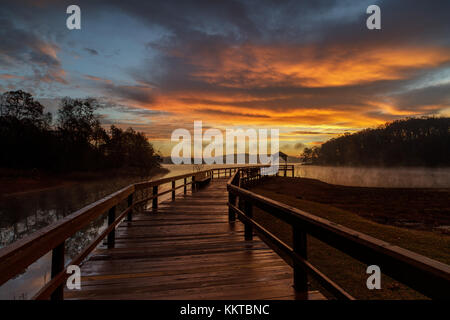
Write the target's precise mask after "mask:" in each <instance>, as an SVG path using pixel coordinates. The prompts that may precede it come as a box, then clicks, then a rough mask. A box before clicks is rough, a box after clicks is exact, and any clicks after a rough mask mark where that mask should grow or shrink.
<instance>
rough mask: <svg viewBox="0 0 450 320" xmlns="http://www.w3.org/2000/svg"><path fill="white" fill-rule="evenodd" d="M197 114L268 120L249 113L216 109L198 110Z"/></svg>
mask: <svg viewBox="0 0 450 320" xmlns="http://www.w3.org/2000/svg"><path fill="white" fill-rule="evenodd" d="M197 112H198V113H200V114H215V115H223V116H233V117H236V116H238V117H245V118H269V116H266V115H263V114H250V113H240V112H233V111H227V110H216V109H198V110H197Z"/></svg>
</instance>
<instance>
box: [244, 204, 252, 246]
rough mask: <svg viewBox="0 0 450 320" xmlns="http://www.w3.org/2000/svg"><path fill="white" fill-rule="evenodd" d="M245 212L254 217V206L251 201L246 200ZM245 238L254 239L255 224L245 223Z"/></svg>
mask: <svg viewBox="0 0 450 320" xmlns="http://www.w3.org/2000/svg"><path fill="white" fill-rule="evenodd" d="M244 212H245V215H246V216H247V217H249V218H252V217H253V207H252V204H251V202H250V201H248V200H244ZM244 234H245V240H253V226H252V225H251V224H250V223H246V224H245V230H244Z"/></svg>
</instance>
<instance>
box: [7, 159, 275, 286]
mask: <svg viewBox="0 0 450 320" xmlns="http://www.w3.org/2000/svg"><path fill="white" fill-rule="evenodd" d="M264 166H267V165H247V166H229V167H219V168H209V169H205V170H201V171H193V172H192V173H187V174H181V175H177V176H173V177H168V178H161V179H157V180H150V181H144V182H138V183H133V184H130V185H128V186H126V187H124V188H122V189H120V190H119V191H116V192H113V193H111V194H109V195H107V196H105V197H103V198H101V199H99V200H97V201H95V202H93V203H91V204H89V205H87V206H84V207H83V208H81V209H79V210H77V211H75V212H73V213H71V214H69V215H67V216H66V217H64V218H62V219H61V220H58V221H57V222H55V223H54V224H52V225H49V226H46V227H44V228H42V229H40V230H37V231H35V232H33V233H32V234H30V235H27V236H26V237H24V238H22V239H19V240H17V241H15V242H13V243H12V244H10V245H8V246H5V247H3V248H0V285H2V284H3V283H5V282H6V281H8V280H9V279H11V278H13V277H14V276H16V275H18V274H20V273H21V272H22V271H23V270H24V269H26V268H27V267H28V266H29V265H30V264H32V263H33V262H35V261H37V260H38V259H39V258H41V257H42V256H44V255H45V254H47V253H48V252H50V251H51V250H54V249H55V248H57V247H58V246H59V245H60V244H61V243H64V241H65V240H67V239H68V238H69V237H71V236H72V235H74V234H75V233H76V232H78V231H79V230H81V229H83V228H84V227H86V226H87V225H88V224H89V223H90V222H92V221H93V220H94V219H96V218H98V217H99V216H101V215H102V214H105V213H106V212H107V211H108V210H110V209H111V208H113V207H115V206H116V205H118V204H119V203H120V202H122V201H123V200H125V199H126V198H127V197H130V196H132V195H133V194H134V193H135V192H136V191H138V190H143V189H146V188H150V187H157V186H159V185H162V184H166V183H170V182H172V189H170V190H168V191H164V192H163V193H159V194H156V195H154V196H153V197H149V198H147V199H144V200H146V201H148V200H150V199H152V198H155V197H158V196H161V195H163V194H166V193H168V192H173V195H174V192H175V189H177V188H178V187H175V186H174V182H175V181H177V180H181V179H186V178H189V177H195V176H196V175H199V174H204V173H207V174H210V176H211V177H212V176H213V173H214V172H215V171H218V170H228V171H229V172H230V173H231V171H232V170H236V171H237V170H238V169H239V168H243V167H245V168H249V167H264ZM280 167H283V165H280ZM225 172H226V171H225ZM192 183H194V181H192V182H190V183H186V184H185V185H184V186H185V187H186V185H188V184H192ZM185 190H186V189H185ZM131 200H132V199H131ZM140 202H142V201H140ZM135 205H136V203H135V202H132V203H131V204H130V205H129V207H128V208H127V210H132V209H133V207H134V206H135ZM110 223H111V224H112V223H115V225H117V224H118V223H119V221H114V220H113V221H110ZM100 240H101V239H100ZM96 241H99V240H98V239H96ZM88 247H91V246H88ZM93 249H94V248H91V250H93ZM85 254H86V252H83V255H85ZM63 258H64V257H63Z"/></svg>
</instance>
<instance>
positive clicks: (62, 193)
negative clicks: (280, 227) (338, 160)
mask: <svg viewBox="0 0 450 320" xmlns="http://www.w3.org/2000/svg"><path fill="white" fill-rule="evenodd" d="M220 166H221V167H224V166H226V165H220ZM163 167H165V168H167V169H168V170H169V172H168V173H167V174H164V175H159V176H157V177H154V179H156V178H162V177H169V176H175V175H181V174H185V173H190V172H194V171H195V170H196V169H197V168H195V167H194V166H193V165H163ZM211 167H214V166H208V165H205V166H203V167H202V169H207V168H211ZM295 175H296V176H300V177H308V178H314V179H319V180H322V181H324V182H328V183H332V184H341V185H348V186H370V187H426V188H450V169H449V168H437V169H428V168H393V169H390V168H389V169H388V168H383V169H379V168H342V167H319V166H303V165H299V164H296V165H295ZM138 180H139V179H138ZM136 181H137V180H136V178H135V179H123V178H122V179H109V180H107V181H106V180H105V181H97V182H90V183H80V184H76V185H71V186H65V187H61V188H56V189H52V190H44V191H40V192H29V193H22V194H17V195H14V196H8V197H1V198H0V247H3V246H7V245H8V244H10V243H12V242H14V241H16V240H18V239H20V238H22V237H24V236H26V235H28V234H31V233H33V232H35V231H36V230H39V229H41V228H43V227H45V226H47V225H50V224H52V223H54V222H55V221H57V220H59V219H61V218H62V217H64V216H67V215H68V214H70V213H71V212H73V211H75V210H77V209H79V208H81V207H83V206H85V205H87V204H89V203H92V202H93V201H96V200H98V199H100V198H102V197H104V196H105V195H107V194H109V193H111V192H113V191H115V190H118V189H120V188H122V187H124V186H126V185H128V184H130V183H133V182H136ZM169 187H170V186H169V185H166V186H163V187H162V189H161V190H165V189H167V188H169ZM179 191H180V192H182V189H180V190H179ZM166 197H167V198H168V197H170V194H167V195H166ZM161 200H164V198H163V199H161ZM105 227H106V219H105V217H104V216H102V217H100V218H99V219H98V220H97V221H94V222H92V223H91V224H90V225H89V226H88V227H87V228H85V230H82V231H80V232H78V233H77V234H75V235H74V236H73V237H72V238H70V239H69V240H68V241H67V244H66V252H67V256H66V260H67V261H69V260H70V259H71V258H72V257H73V256H75V255H76V254H77V253H78V252H80V251H81V250H82V249H83V248H84V247H85V246H87V245H88V244H89V242H91V241H92V240H93V239H94V238H95V237H96V236H97V235H98V234H99V233H100V232H101V231H102V230H104V228H105ZM50 261H51V253H49V254H47V255H45V256H43V257H42V258H41V259H39V260H38V261H36V262H35V263H34V264H32V265H30V266H29V267H28V268H27V270H26V272H24V273H23V274H21V275H19V276H18V277H16V278H15V279H11V280H10V281H8V282H7V283H5V284H4V285H2V286H1V287H0V299H29V298H31V297H32V296H33V295H34V294H35V293H36V292H37V290H38V289H39V288H41V287H42V286H43V285H44V284H45V283H46V282H47V281H48V280H49V277H50V274H49V269H50Z"/></svg>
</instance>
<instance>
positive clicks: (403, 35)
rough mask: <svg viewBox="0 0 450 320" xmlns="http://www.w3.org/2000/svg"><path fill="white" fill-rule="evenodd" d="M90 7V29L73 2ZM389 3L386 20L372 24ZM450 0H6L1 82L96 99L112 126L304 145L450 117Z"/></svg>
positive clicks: (162, 139) (46, 100) (166, 146)
mask: <svg viewBox="0 0 450 320" xmlns="http://www.w3.org/2000/svg"><path fill="white" fill-rule="evenodd" d="M70 4H77V5H79V6H80V7H81V20H82V21H81V27H82V29H81V30H68V29H67V28H66V19H67V17H68V15H67V14H66V8H67V6H68V5H70ZM371 4H377V5H378V6H379V7H380V8H381V26H382V30H372V31H371V30H368V29H367V28H366V19H367V17H368V14H366V9H367V7H368V6H369V5H371ZM449 12H450V1H448V0H447V1H437V0H435V1H416V0H408V1H406V0H405V1H395V0H390V1H376V0H369V1H366V0H343V1H331V0H315V1H312V0H311V1H300V0H297V1H275V0H257V1H256V0H253V1H252V0H249V1H244V0H241V1H238V0H228V1H211V0H204V1H187V0H180V1H169V0H165V1H136V0H127V1H122V0H105V1H82V0H77V1H72V0H71V1H64V0H63V1H61V0H58V1H56V0H40V1H37V0H35V1H31V0H30V1H23V0H15V1H9V0H2V3H1V6H0V39H1V42H0V91H1V92H4V91H8V90H18V89H23V90H26V91H28V92H31V93H32V94H33V95H34V96H35V97H36V98H37V99H38V100H40V101H41V103H43V104H44V105H46V106H47V107H48V109H49V110H51V111H54V110H56V108H57V104H58V99H59V98H61V97H63V96H71V97H97V98H98V99H100V100H101V101H102V102H103V103H104V105H105V106H106V107H105V108H104V109H102V110H100V111H99V113H100V114H101V117H102V121H103V123H104V124H105V125H109V124H116V125H119V126H121V127H128V126H131V127H133V128H135V129H137V130H140V131H144V132H145V133H146V134H147V136H148V138H149V140H150V141H151V142H153V143H154V144H155V146H156V148H157V149H159V150H160V151H161V152H162V153H163V154H164V155H167V154H170V147H171V144H170V143H168V142H169V141H170V135H171V132H172V131H173V130H174V129H176V128H187V129H192V127H193V121H194V120H202V121H203V124H204V127H214V128H219V129H224V128H230V127H242V128H247V127H252V128H279V129H280V147H281V150H282V151H284V152H286V153H288V154H291V155H298V153H299V152H300V150H301V148H302V147H303V146H312V145H315V144H319V143H321V142H323V141H326V140H327V139H330V138H332V137H334V136H336V135H339V134H342V133H343V132H353V131H355V130H358V129H361V128H365V127H374V126H377V125H379V124H381V123H384V122H386V121H391V120H395V119H399V118H405V117H408V116H420V115H447V116H449V115H450V18H449V17H450V16H449Z"/></svg>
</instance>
